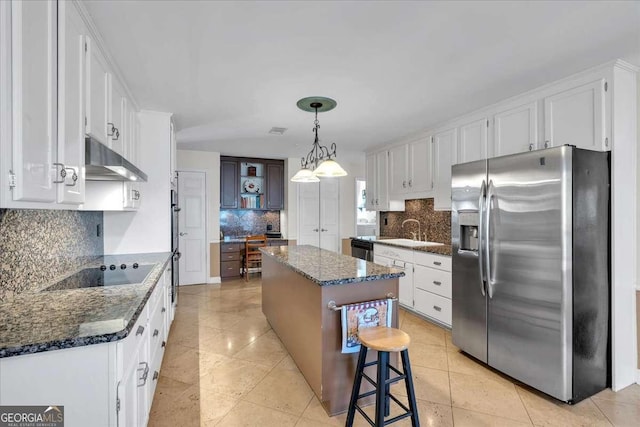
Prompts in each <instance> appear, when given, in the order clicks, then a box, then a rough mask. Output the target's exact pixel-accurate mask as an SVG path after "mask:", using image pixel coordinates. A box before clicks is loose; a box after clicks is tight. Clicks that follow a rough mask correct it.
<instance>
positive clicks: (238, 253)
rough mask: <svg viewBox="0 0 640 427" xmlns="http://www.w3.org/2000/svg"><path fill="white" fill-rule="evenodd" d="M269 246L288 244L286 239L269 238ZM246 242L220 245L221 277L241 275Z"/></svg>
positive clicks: (227, 277)
mask: <svg viewBox="0 0 640 427" xmlns="http://www.w3.org/2000/svg"><path fill="white" fill-rule="evenodd" d="M267 245H268V246H288V245H289V241H288V240H286V239H267ZM243 255H244V242H237V241H236V242H228V243H222V244H221V245H220V277H221V278H223V279H229V278H237V277H240V275H241V272H242V259H243V258H242V257H243Z"/></svg>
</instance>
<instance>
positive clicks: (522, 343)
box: [451, 146, 633, 403]
mask: <svg viewBox="0 0 640 427" xmlns="http://www.w3.org/2000/svg"><path fill="white" fill-rule="evenodd" d="M451 197H452V212H451V214H452V223H451V225H452V230H451V237H452V249H453V298H452V305H453V318H452V334H453V343H454V344H455V345H456V346H458V347H459V348H460V349H461V350H463V351H464V352H466V353H468V354H470V355H471V356H473V357H475V358H477V359H479V360H481V361H483V362H485V363H487V364H488V365H489V366H491V367H493V368H495V369H497V370H499V371H501V372H504V373H505V374H507V375H509V376H511V377H513V378H515V379H517V380H519V381H521V382H523V383H525V384H528V385H530V386H532V387H534V388H536V389H539V390H541V391H543V392H544V393H547V394H549V395H551V396H553V397H555V398H557V399H559V400H562V401H565V402H571V403H575V402H578V401H580V400H582V399H584V398H586V397H588V396H590V395H592V394H594V393H596V392H598V391H600V390H602V389H604V388H605V387H607V385H608V384H609V383H610V376H609V372H610V369H609V365H610V363H609V318H610V316H609V306H610V302H609V299H610V298H609V294H610V280H609V277H610V273H609V246H610V245H609V210H610V207H609V206H610V203H609V197H610V196H609V153H607V152H595V151H588V150H581V149H577V148H575V147H572V146H562V147H557V148H550V149H546V150H538V151H531V152H528V153H523V154H516V155H511V156H504V157H497V158H492V159H488V160H482V161H477V162H471V163H465V164H459V165H455V166H453V168H452V190H451ZM629 238H633V236H629Z"/></svg>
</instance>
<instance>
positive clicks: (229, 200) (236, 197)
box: [220, 157, 284, 210]
mask: <svg viewBox="0 0 640 427" xmlns="http://www.w3.org/2000/svg"><path fill="white" fill-rule="evenodd" d="M220 208H221V209H251V210H282V209H284V161H282V160H271V159H253V158H241V157H221V158H220Z"/></svg>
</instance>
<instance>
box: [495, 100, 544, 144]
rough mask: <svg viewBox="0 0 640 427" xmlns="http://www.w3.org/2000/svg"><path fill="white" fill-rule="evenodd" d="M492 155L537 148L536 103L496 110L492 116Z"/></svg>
mask: <svg viewBox="0 0 640 427" xmlns="http://www.w3.org/2000/svg"><path fill="white" fill-rule="evenodd" d="M493 122H494V124H493V135H494V140H493V148H494V156H506V155H509V154H516V153H523V152H525V151H531V150H535V149H537V148H538V146H537V142H538V103H537V102H531V103H529V104H524V105H519V106H517V107H514V108H508V109H505V110H501V111H499V112H497V113H496V114H495V116H494V118H493Z"/></svg>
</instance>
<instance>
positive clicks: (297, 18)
mask: <svg viewBox="0 0 640 427" xmlns="http://www.w3.org/2000/svg"><path fill="white" fill-rule="evenodd" d="M84 4H85V6H86V8H87V10H88V11H89V13H90V14H91V16H92V18H93V20H94V22H95V24H96V27H97V28H98V30H99V31H100V33H101V34H102V36H103V37H104V40H105V42H106V45H107V47H108V49H109V51H110V53H111V55H112V56H113V58H114V60H115V62H116V63H117V66H118V67H119V68H120V70H121V71H122V74H123V76H124V78H125V80H126V83H127V85H128V86H129V88H130V89H131V91H132V93H133V95H134V97H135V98H136V100H137V101H138V103H139V105H140V107H141V108H144V109H151V110H158V111H167V112H173V113H174V114H175V116H174V118H175V123H176V126H177V129H178V133H177V140H178V144H179V145H178V148H183V149H197V150H208V151H219V152H221V153H222V154H227V155H255V156H270V157H301V156H303V155H306V153H307V152H308V151H309V149H310V148H311V143H312V141H313V133H312V128H313V114H312V113H307V112H304V111H301V110H299V109H298V108H297V107H296V101H297V100H298V99H300V98H303V97H307V96H327V97H330V98H333V99H335V100H336V101H337V102H338V106H337V107H336V109H335V110H333V111H330V112H326V113H321V114H320V116H319V120H320V125H321V129H320V133H319V135H320V139H321V142H322V143H323V144H329V143H331V142H335V143H336V144H337V146H338V158H339V156H340V152H344V151H348V152H358V151H360V152H361V151H362V150H365V149H367V148H371V147H374V146H377V145H381V144H384V143H385V142H389V141H391V140H394V139H397V138H399V137H402V136H404V135H407V134H411V133H415V132H418V131H420V130H422V129H426V128H427V127H429V126H431V125H434V124H437V123H438V122H441V121H443V120H446V119H448V118H451V117H455V116H457V115H460V114H463V113H466V112H469V111H472V110H474V109H477V108H479V107H482V106H484V105H487V104H491V103H493V102H497V101H499V100H502V99H504V98H507V97H509V96H513V95H517V94H518V93H521V92H524V91H526V90H529V89H533V88H535V87H537V86H540V85H542V84H545V83H548V82H550V81H553V80H556V79H559V78H562V77H565V76H568V75H570V74H572V73H575V72H578V71H582V70H584V69H586V68H589V67H591V66H595V65H598V64H600V63H603V62H606V61H609V60H612V59H616V58H622V59H624V60H627V61H629V62H631V63H634V64H636V65H640V1H624V2H615V1H602V2H600V1H586V2H580V1H567V2H563V1H552V2H542V1H535V2H533V1H531V2H521V1H513V2H510V1H497V2H481V1H472V2H462V1H459V2H418V1H411V2H402V1H393V2H385V1H376V2H364V1H341V2H327V1H317V2H316V1H305V2H302V1H284V2H280V1H259V2H250V1H238V2H222V1H216V2H213V1H211V2H206V1H201V2H191V1H183V0H181V1H87V2H85V3H84ZM274 126H277V127H285V128H288V130H287V131H286V132H285V133H284V135H282V136H278V135H270V134H268V131H269V129H271V127H274Z"/></svg>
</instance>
